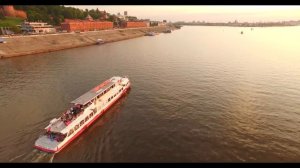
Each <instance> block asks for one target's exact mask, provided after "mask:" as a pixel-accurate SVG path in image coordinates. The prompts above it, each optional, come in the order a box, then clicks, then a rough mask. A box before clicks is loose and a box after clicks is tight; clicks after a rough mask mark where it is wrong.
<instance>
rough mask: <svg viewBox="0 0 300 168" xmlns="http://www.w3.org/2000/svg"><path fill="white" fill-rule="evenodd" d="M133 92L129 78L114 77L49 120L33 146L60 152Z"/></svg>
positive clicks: (45, 150)
mask: <svg viewBox="0 0 300 168" xmlns="http://www.w3.org/2000/svg"><path fill="white" fill-rule="evenodd" d="M129 89H130V81H129V78H128V77H118V76H115V77H112V78H110V79H108V80H106V81H105V82H103V83H101V84H100V85H98V86H96V87H94V88H93V89H92V90H90V91H88V92H86V93H85V94H83V95H82V96H80V97H79V98H77V99H75V100H73V101H72V102H71V107H70V108H69V109H68V110H67V111H65V112H63V114H62V115H61V116H60V117H58V118H54V119H52V120H51V121H50V123H49V125H48V126H47V127H46V128H45V132H44V134H43V135H41V136H40V137H39V138H38V139H37V140H36V141H35V144H34V147H35V148H37V149H39V150H41V151H44V152H49V153H58V152H59V151H61V150H62V149H63V148H65V147H66V146H67V145H68V144H69V143H71V142H72V141H73V140H74V139H75V138H76V137H78V136H79V135H80V134H81V133H82V132H83V131H84V130H85V129H87V128H88V127H89V126H90V125H91V124H92V123H94V122H95V121H96V119H97V118H99V117H100V116H102V115H103V114H104V113H105V112H106V111H107V110H108V109H109V108H110V107H111V106H112V105H113V104H114V103H115V102H117V101H118V99H120V98H121V97H122V96H123V95H124V94H125V93H126V92H127V91H128V90H129Z"/></svg>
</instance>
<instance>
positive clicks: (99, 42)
mask: <svg viewBox="0 0 300 168" xmlns="http://www.w3.org/2000/svg"><path fill="white" fill-rule="evenodd" d="M96 44H104V40H102V39H97V41H96Z"/></svg>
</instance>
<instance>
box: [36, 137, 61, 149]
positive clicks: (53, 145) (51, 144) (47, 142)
mask: <svg viewBox="0 0 300 168" xmlns="http://www.w3.org/2000/svg"><path fill="white" fill-rule="evenodd" d="M58 146H59V142H57V141H55V140H51V139H50V138H48V137H47V136H46V135H43V136H41V137H39V138H38V139H37V140H36V141H35V143H34V147H35V148H37V149H39V150H41V151H44V152H48V153H57V152H59V148H58Z"/></svg>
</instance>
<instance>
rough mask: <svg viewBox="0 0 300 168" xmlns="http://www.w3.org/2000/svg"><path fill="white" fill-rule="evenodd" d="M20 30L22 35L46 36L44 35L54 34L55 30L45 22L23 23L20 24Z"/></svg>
mask: <svg viewBox="0 0 300 168" xmlns="http://www.w3.org/2000/svg"><path fill="white" fill-rule="evenodd" d="M21 30H22V32H23V33H29V34H46V33H56V29H55V28H54V27H53V26H52V25H49V24H48V23H45V22H27V21H24V22H23V23H22V24H21Z"/></svg>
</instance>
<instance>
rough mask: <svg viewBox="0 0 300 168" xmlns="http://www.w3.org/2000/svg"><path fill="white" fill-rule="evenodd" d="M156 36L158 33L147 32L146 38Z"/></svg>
mask: <svg viewBox="0 0 300 168" xmlns="http://www.w3.org/2000/svg"><path fill="white" fill-rule="evenodd" d="M155 35H156V33H154V32H147V33H146V34H145V36H155Z"/></svg>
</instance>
